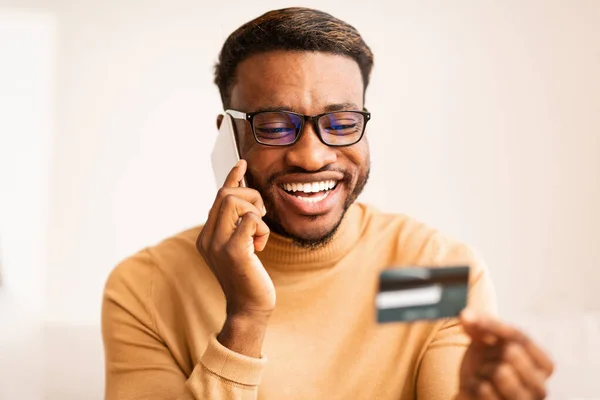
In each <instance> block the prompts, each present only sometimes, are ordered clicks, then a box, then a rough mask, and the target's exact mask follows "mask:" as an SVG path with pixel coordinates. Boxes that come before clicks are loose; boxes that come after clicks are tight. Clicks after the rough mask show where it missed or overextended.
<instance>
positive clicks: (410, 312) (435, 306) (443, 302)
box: [375, 266, 469, 323]
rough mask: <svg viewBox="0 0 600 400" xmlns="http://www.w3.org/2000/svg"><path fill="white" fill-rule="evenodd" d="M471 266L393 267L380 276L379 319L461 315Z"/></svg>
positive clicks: (377, 299) (378, 320)
mask: <svg viewBox="0 0 600 400" xmlns="http://www.w3.org/2000/svg"><path fill="white" fill-rule="evenodd" d="M468 290H469V267H468V266H456V267H433V268H426V267H401V268H390V269H386V270H385V271H383V272H382V273H381V274H380V276H379V292H378V293H377V297H376V298H375V306H376V308H377V322H379V323H385V322H411V321H419V320H433V319H438V318H446V317H457V316H458V315H459V314H460V312H461V311H462V310H463V309H464V308H465V307H466V306H467V295H468Z"/></svg>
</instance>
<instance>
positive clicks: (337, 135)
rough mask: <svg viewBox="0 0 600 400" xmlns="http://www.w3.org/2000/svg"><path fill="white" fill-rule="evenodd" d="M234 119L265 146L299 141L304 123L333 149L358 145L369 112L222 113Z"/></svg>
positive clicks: (285, 144)
mask: <svg viewBox="0 0 600 400" xmlns="http://www.w3.org/2000/svg"><path fill="white" fill-rule="evenodd" d="M225 112H226V113H227V114H229V115H231V116H232V117H233V118H235V119H241V120H246V121H248V122H250V126H251V127H252V134H253V135H254V139H255V140H256V141H257V142H258V143H260V144H263V145H265V146H289V145H292V144H294V143H296V142H297V141H298V139H300V135H301V134H302V129H303V128H304V124H305V123H306V122H311V123H312V124H313V127H314V129H315V132H316V133H317V136H318V137H319V140H321V142H322V143H323V144H326V145H328V146H334V147H343V146H351V145H353V144H355V143H358V142H359V141H360V140H361V139H362V137H363V135H364V133H365V127H366V126H367V122H368V121H369V120H370V119H371V113H369V112H367V111H333V112H328V113H324V114H319V115H314V116H310V115H303V114H298V113H295V112H291V111H259V112H253V113H243V112H241V111H236V110H225Z"/></svg>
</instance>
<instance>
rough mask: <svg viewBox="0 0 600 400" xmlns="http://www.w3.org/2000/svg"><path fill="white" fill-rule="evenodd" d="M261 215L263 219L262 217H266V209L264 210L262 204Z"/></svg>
mask: <svg viewBox="0 0 600 400" xmlns="http://www.w3.org/2000/svg"><path fill="white" fill-rule="evenodd" d="M262 215H263V217H264V216H265V215H267V209H266V208H265V206H264V204H263V206H262Z"/></svg>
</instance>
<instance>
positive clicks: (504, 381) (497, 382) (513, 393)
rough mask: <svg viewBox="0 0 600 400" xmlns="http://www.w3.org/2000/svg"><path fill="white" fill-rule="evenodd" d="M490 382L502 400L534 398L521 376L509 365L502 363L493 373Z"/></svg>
mask: <svg viewBox="0 0 600 400" xmlns="http://www.w3.org/2000/svg"><path fill="white" fill-rule="evenodd" d="M490 381H491V382H492V385H493V386H494V389H495V391H496V392H497V393H498V394H499V395H500V397H502V398H506V399H519V400H520V399H523V400H528V399H531V398H532V394H531V392H530V391H529V389H528V388H527V386H525V385H524V384H523V382H521V379H520V378H519V374H518V373H517V371H515V369H514V368H513V367H512V366H511V365H510V364H508V363H505V362H504V363H501V364H499V365H497V366H496V368H495V370H494V371H493V372H492V375H491V378H490Z"/></svg>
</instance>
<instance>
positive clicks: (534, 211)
mask: <svg viewBox="0 0 600 400" xmlns="http://www.w3.org/2000/svg"><path fill="white" fill-rule="evenodd" d="M205 3H206V4H204V3H203V2H200V1H197V0H170V1H168V2H167V1H159V0H146V1H143V2H142V1H134V0H131V1H125V2H124V1H117V0H105V1H92V0H79V1H74V0H72V1H67V0H62V1H61V0H46V1H42V0H38V1H36V0H14V1H8V0H0V105H2V107H0V116H1V117H2V118H0V167H2V170H0V178H1V179H0V185H1V186H0V200H1V202H0V217H1V218H0V246H1V247H0V249H1V250H2V251H1V252H0V256H2V258H1V259H0V271H2V274H3V278H4V279H3V284H2V287H0V312H1V313H2V314H1V315H0V340H1V342H0V343H1V344H0V352H1V353H0V399H5V398H6V399H17V398H18V399H24V400H28V399H36V398H47V399H62V400H70V399H100V398H102V396H103V376H102V374H103V365H102V362H103V359H102V357H103V356H102V347H101V340H100V334H99V317H100V301H101V294H102V288H103V285H104V281H105V279H106V276H107V274H108V273H109V272H110V270H111V269H112V267H113V266H114V265H115V264H116V263H117V262H118V261H119V260H121V259H122V258H124V257H126V256H127V255H129V254H131V253H133V252H135V251H137V250H138V249H140V248H141V247H143V246H146V245H149V244H152V243H154V242H157V241H159V240H161V239H162V238H164V237H166V236H168V235H171V234H173V233H175V232H178V231H180V230H182V229H185V228H187V227H189V226H192V225H196V224H199V223H201V222H202V221H203V220H204V219H205V217H206V214H207V211H208V209H209V207H210V205H211V203H212V198H213V195H214V188H213V179H212V173H211V170H210V163H209V152H210V143H211V142H212V140H213V138H214V135H215V134H216V132H215V128H214V121H215V115H216V114H217V113H218V112H219V110H220V103H219V97H218V92H217V89H216V87H214V85H213V84H212V71H213V69H212V67H213V65H214V63H215V61H216V57H217V54H218V51H219V49H220V46H221V45H222V42H223V40H224V39H225V38H226V36H227V35H228V34H229V33H230V32H231V31H233V30H234V29H235V28H237V27H238V26H239V25H240V24H242V23H243V22H246V21H247V20H249V19H250V18H253V17H256V16H258V15H259V14H261V13H263V12H265V11H266V10H268V9H271V8H280V7H283V6H286V5H291V4H292V3H291V2H287V1H275V0H271V1H266V0H262V1H261V2H259V3H257V2H249V1H238V0H235V1H234V2H233V3H232V2H221V3H218V2H217V3H215V2H205ZM293 4H294V5H296V4H298V3H297V2H294V3H293ZM301 4H303V5H307V6H313V7H318V8H321V9H323V10H325V11H328V12H331V13H333V14H334V15H336V16H338V17H340V18H342V19H345V20H347V21H348V22H350V23H352V24H353V25H355V26H356V27H357V28H358V29H359V31H361V33H362V34H363V36H364V37H365V39H366V41H367V42H368V43H369V44H370V46H371V47H372V49H373V50H374V52H375V57H376V66H375V70H374V74H373V80H372V85H371V87H370V89H369V92H368V95H367V106H368V107H369V109H370V110H371V111H372V112H373V115H374V118H373V120H372V122H371V123H370V131H369V135H370V142H371V148H372V150H371V151H372V159H373V170H372V178H371V181H370V183H369V185H368V186H367V189H366V192H365V193H364V195H363V197H362V200H364V201H368V202H371V203H373V204H375V205H377V206H379V207H380V208H382V209H385V210H391V211H397V212H406V213H410V214H412V215H415V216H417V217H418V218H420V219H422V220H424V221H427V222H428V223H430V224H431V225H434V226H436V227H439V228H441V229H442V230H444V231H446V232H448V233H449V234H452V235H453V236H456V237H459V238H461V239H464V240H465V241H467V242H469V243H471V244H472V245H474V246H475V247H476V248H477V249H478V250H479V251H480V252H481V253H482V254H483V255H484V256H485V259H486V260H487V262H488V264H489V266H490V269H491V271H492V274H493V278H494V280H495V283H496V286H497V291H498V297H499V301H500V306H501V313H502V316H503V317H504V318H505V319H508V320H510V321H513V322H515V323H517V324H518V325H520V326H523V327H524V328H526V329H527V330H528V332H530V333H531V335H532V336H533V337H535V338H536V339H538V340H539V341H540V342H541V343H543V344H544V345H545V346H546V347H547V348H548V349H549V350H550V352H551V354H552V355H553V356H554V358H555V360H556V362H557V367H558V369H557V371H556V374H555V377H554V378H553V380H552V382H551V389H552V392H551V398H552V399H583V398H587V399H592V398H596V399H600V380H599V379H598V378H599V377H600V293H599V291H598V290H597V289H596V287H597V282H598V280H600V246H598V245H597V242H598V238H599V236H600V235H599V233H598V227H599V226H600V206H599V205H600V186H599V183H600V2H599V1H597V0H587V1H586V0H573V1H566V0H562V1H560V0H548V1H542V0H527V1H516V0H505V1H494V2H492V1H476V0H460V1H454V2H444V1H441V0H431V1H391V0H390V1H383V0H379V1H372V2H369V3H368V4H365V3H364V2H357V1H355V2H349V1H337V0H321V1H318V2H317V1H311V2H303V3H301ZM9 34H10V35H11V36H10V37H9V36H7V35H9ZM16 82H19V84H16ZM7 88H8V89H9V90H7ZM392 124H393V125H394V126H396V128H395V129H394V130H393V131H391V130H388V127H389V126H391V125H392ZM50 135H52V136H50ZM48 160H51V163H49V162H48ZM7 165H8V167H7ZM17 177H18V178H17ZM15 178H17V179H15ZM15 182H16V183H15ZM28 239H29V240H30V241H29V242H28ZM7 246H9V247H8V248H7ZM23 304H27V307H26V308H24V307H23ZM27 310H31V311H27ZM24 315H26V316H27V317H24ZM6 316H8V318H7V317H6ZM15 321H17V322H15ZM18 321H20V322H18ZM40 353H41V354H40ZM41 356H43V357H42V358H41ZM40 358H41V359H42V360H44V364H43V365H42V366H37V367H35V368H38V370H39V373H34V372H32V371H37V370H36V369H35V368H34V366H32V365H30V364H28V362H27V361H26V360H31V359H37V360H39V359H40ZM42 368H43V369H42ZM41 390H43V391H44V392H45V396H43V395H42V394H41V392H40V391H41ZM17 394H18V395H17Z"/></svg>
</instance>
